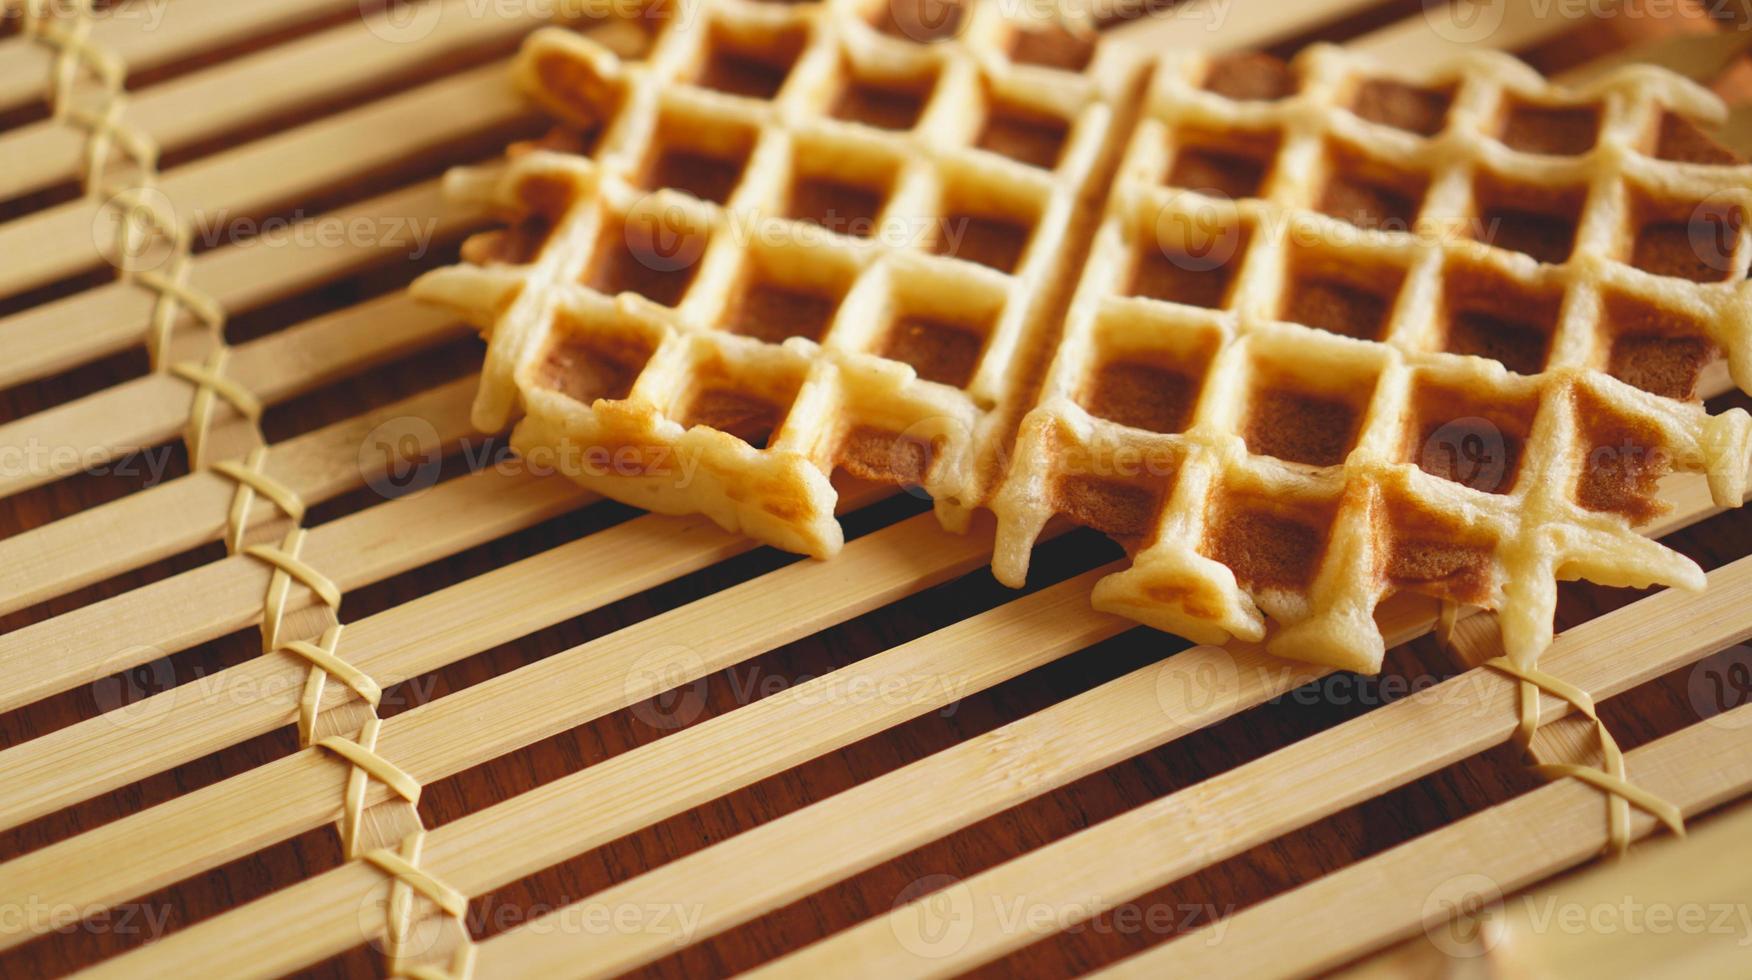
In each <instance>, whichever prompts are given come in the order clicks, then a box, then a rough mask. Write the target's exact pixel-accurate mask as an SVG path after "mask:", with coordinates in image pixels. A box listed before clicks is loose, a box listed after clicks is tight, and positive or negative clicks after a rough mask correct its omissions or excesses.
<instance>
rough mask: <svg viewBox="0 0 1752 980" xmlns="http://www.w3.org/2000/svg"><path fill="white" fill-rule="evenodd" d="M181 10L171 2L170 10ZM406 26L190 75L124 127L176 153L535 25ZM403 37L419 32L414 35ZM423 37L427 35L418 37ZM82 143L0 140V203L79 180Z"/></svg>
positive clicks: (503, 19) (48, 128)
mask: <svg viewBox="0 0 1752 980" xmlns="http://www.w3.org/2000/svg"><path fill="white" fill-rule="evenodd" d="M179 2H180V0H179ZM426 7H428V8H430V9H429V12H426V13H422V14H420V15H418V17H417V18H415V19H413V20H411V21H410V22H409V24H410V29H409V30H408V31H407V32H406V35H407V36H406V39H405V40H394V39H395V38H398V37H399V36H401V34H400V32H398V29H397V27H396V26H395V25H396V24H398V23H401V22H402V19H403V18H404V17H406V16H408V15H396V18H395V19H394V20H391V19H390V17H389V15H388V14H386V13H383V12H379V13H375V14H371V15H369V16H362V17H358V18H353V19H350V20H348V21H346V22H344V23H342V24H341V25H340V26H338V27H333V28H330V29H328V30H326V31H323V32H321V33H318V34H314V35H311V36H310V37H307V38H301V39H299V40H296V41H292V42H290V43H287V44H283V45H279V46H276V47H271V48H267V49H265V50H263V51H260V52H256V53H253V54H249V55H245V56H243V57H240V58H237V59H236V60H233V61H227V62H223V63H221V64H219V65H216V66H214V67H212V68H208V69H204V70H201V71H198V72H192V73H190V74H188V75H185V76H183V77H181V78H177V79H173V80H172V81H169V82H166V83H164V84H162V85H158V86H154V87H151V88H148V89H146V90H145V91H143V92H141V93H139V94H138V95H137V96H135V97H134V98H133V99H132V100H131V101H130V102H129V103H128V111H127V116H126V117H125V118H126V120H127V122H128V123H129V124H130V125H131V126H133V127H135V128H136V129H138V130H139V131H140V132H142V133H144V134H145V135H147V136H149V137H151V138H152V140H153V141H154V142H155V143H157V144H158V146H159V147H160V148H161V149H164V150H171V151H174V150H177V149H180V148H182V147H185V146H189V145H191V144H194V143H196V142H198V141H201V140H205V139H211V138H213V137H216V136H220V135H222V134H224V133H225V132H226V131H227V130H231V129H236V128H238V127H241V126H244V125H247V124H249V123H250V122H252V121H254V120H259V119H263V118H267V117H270V116H273V115H276V114H279V113H284V112H287V111H290V110H293V109H297V108H299V107H301V106H305V105H310V104H313V103H320V102H323V101H327V100H331V99H336V98H341V97H344V96H346V95H347V94H348V93H351V92H355V91H358V90H361V89H366V88H369V87H372V86H374V85H378V84H382V83H384V82H387V81H390V80H392V79H396V78H400V77H404V76H407V75H409V74H411V73H413V72H414V71H416V70H418V69H419V68H420V67H422V66H424V65H428V64H433V63H438V62H442V60H443V59H445V58H448V57H453V56H456V55H459V54H464V53H467V52H470V51H481V50H491V49H503V48H505V47H507V46H508V45H509V44H510V43H512V42H513V41H515V40H516V39H517V38H518V37H519V36H520V35H522V34H524V33H527V32H529V31H530V30H533V29H534V28H535V27H537V26H538V25H540V24H541V23H543V21H544V18H542V17H540V16H538V15H537V10H539V9H541V7H542V5H539V4H509V5H507V4H497V3H489V4H484V5H483V4H481V3H480V2H479V0H443V2H441V3H440V2H433V3H428V4H426ZM412 28H418V30H413V29H412ZM427 31H429V33H426V32H427ZM84 146H85V138H84V134H83V133H82V132H80V131H79V130H76V129H72V128H69V127H67V126H64V125H61V124H60V123H57V122H55V121H54V120H52V119H50V120H43V121H41V122H38V123H34V124H31V125H29V126H25V127H21V128H19V129H16V130H12V131H10V132H8V133H6V134H4V135H3V136H0V195H6V196H12V195H18V194H24V193H28V192H30V191H35V190H40V189H41V188H43V187H46V186H48V185H51V184H54V183H57V182H60V181H66V180H73V179H75V178H77V177H78V176H79V172H80V166H81V165H82V162H83V152H84Z"/></svg>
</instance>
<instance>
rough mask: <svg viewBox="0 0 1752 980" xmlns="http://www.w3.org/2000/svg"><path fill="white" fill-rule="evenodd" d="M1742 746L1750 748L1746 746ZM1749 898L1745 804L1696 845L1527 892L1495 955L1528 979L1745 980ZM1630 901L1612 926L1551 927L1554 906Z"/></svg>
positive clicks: (1659, 846) (1665, 845) (1693, 839)
mask: <svg viewBox="0 0 1752 980" xmlns="http://www.w3.org/2000/svg"><path fill="white" fill-rule="evenodd" d="M1742 723H1744V722H1742ZM1732 748H1734V749H1736V750H1738V751H1739V752H1740V753H1742V756H1743V755H1744V753H1745V752H1746V746H1745V743H1744V741H1742V742H1741V743H1740V744H1738V745H1736V746H1733V747H1732ZM1697 762H1698V760H1695V759H1694V760H1692V763H1693V765H1696V763H1697ZM1749 895H1752V807H1748V806H1746V805H1744V804H1742V805H1740V806H1738V807H1736V809H1735V811H1734V812H1732V813H1728V814H1723V815H1721V816H1711V817H1710V818H1709V819H1708V820H1706V821H1705V822H1703V823H1702V825H1701V826H1700V827H1698V829H1697V831H1696V833H1694V834H1692V835H1691V836H1690V837H1689V838H1688V839H1686V840H1675V839H1673V838H1667V839H1663V840H1660V841H1657V842H1655V843H1653V844H1651V845H1650V846H1649V847H1647V848H1644V849H1643V850H1642V851H1641V852H1639V853H1638V855H1637V856H1636V859H1635V860H1632V861H1624V862H1618V863H1612V864H1606V865H1603V866H1601V867H1597V868H1594V869H1592V870H1590V871H1589V872H1588V873H1586V874H1583V875H1578V876H1577V877H1575V878H1573V879H1571V880H1569V881H1565V882H1561V883H1559V884H1557V885H1555V886H1553V887H1552V888H1550V889H1541V890H1539V891H1538V892H1536V893H1533V894H1527V895H1520V896H1517V897H1516V899H1515V900H1514V901H1512V902H1510V903H1508V905H1507V908H1506V909H1505V910H1504V911H1505V915H1504V917H1503V919H1502V920H1501V928H1502V931H1501V932H1500V933H1499V934H1498V936H1499V937H1500V939H1499V941H1498V943H1497V945H1496V947H1495V949H1496V950H1501V951H1504V952H1505V953H1506V955H1503V956H1500V957H1499V960H1503V961H1507V962H1508V963H1509V964H1512V965H1513V967H1514V968H1515V969H1517V970H1523V971H1525V973H1523V974H1522V975H1523V976H1548V977H1554V976H1564V975H1568V976H1583V977H1607V976H1622V977H1650V976H1659V975H1663V974H1664V975H1667V976H1685V977H1739V976H1744V975H1745V974H1746V971H1747V965H1748V963H1752V921H1748V906H1747V901H1746V899H1747V896H1749ZM1627 898H1628V899H1630V900H1631V902H1632V903H1633V904H1632V905H1631V907H1630V908H1629V909H1627V910H1626V914H1625V915H1624V916H1623V917H1622V918H1617V919H1616V921H1614V920H1608V922H1609V923H1611V925H1609V926H1608V927H1607V928H1605V929H1593V928H1589V929H1575V928H1573V927H1572V926H1571V921H1564V922H1562V923H1561V924H1560V926H1559V928H1556V929H1553V928H1551V923H1550V919H1549V918H1548V916H1549V914H1550V912H1551V911H1552V910H1553V909H1559V910H1562V911H1563V912H1564V914H1565V915H1568V914H1569V912H1570V910H1572V909H1583V910H1586V911H1587V912H1589V913H1590V916H1595V915H1599V914H1600V913H1602V912H1606V911H1607V910H1608V909H1611V910H1614V911H1613V912H1611V913H1609V914H1613V915H1616V914H1617V912H1616V910H1620V909H1625V902H1626V899H1627ZM1699 916H1701V919H1700V918H1699ZM1591 924H1592V923H1590V925H1591ZM1431 948H1432V949H1433V948H1434V947H1433V946H1432V947H1431Z"/></svg>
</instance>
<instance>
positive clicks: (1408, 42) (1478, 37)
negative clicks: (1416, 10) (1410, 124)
mask: <svg viewBox="0 0 1752 980" xmlns="http://www.w3.org/2000/svg"><path fill="white" fill-rule="evenodd" d="M1597 9H1598V8H1596V7H1595V6H1594V5H1593V4H1585V3H1522V2H1515V0H1454V3H1452V4H1445V5H1430V4H1426V5H1425V6H1424V12H1423V13H1422V14H1421V15H1419V16H1416V17H1408V18H1406V19H1405V20H1402V21H1400V22H1398V23H1396V24H1391V25H1389V26H1387V27H1383V28H1381V29H1380V30H1378V31H1373V32H1370V33H1368V34H1365V35H1363V36H1362V37H1360V38H1357V39H1356V40H1354V41H1351V42H1349V43H1348V45H1347V46H1348V47H1351V48H1353V49H1355V50H1357V51H1359V52H1363V53H1365V54H1369V55H1371V56H1373V57H1376V58H1379V59H1381V60H1382V61H1384V62H1386V63H1389V64H1397V65H1405V66H1423V67H1428V66H1429V65H1431V64H1433V63H1439V62H1440V61H1442V60H1445V59H1447V58H1451V57H1454V56H1456V55H1461V54H1466V53H1467V52H1470V51H1476V50H1478V49H1480V48H1495V49H1497V50H1499V51H1520V50H1523V49H1525V48H1528V47H1531V46H1532V45H1535V44H1538V43H1539V42H1540V41H1543V40H1546V39H1548V38H1551V37H1555V36H1557V35H1558V34H1561V33H1563V32H1564V31H1567V30H1570V29H1572V28H1574V27H1578V26H1580V25H1582V24H1585V23H1587V22H1589V21H1590V20H1591V19H1593V17H1594V14H1595V12H1596V10H1597Z"/></svg>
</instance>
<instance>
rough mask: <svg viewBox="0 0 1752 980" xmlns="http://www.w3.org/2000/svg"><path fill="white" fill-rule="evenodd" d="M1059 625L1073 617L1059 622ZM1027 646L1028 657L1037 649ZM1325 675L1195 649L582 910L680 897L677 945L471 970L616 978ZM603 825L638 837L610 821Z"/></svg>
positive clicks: (1246, 655) (516, 935)
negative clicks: (865, 817) (876, 821)
mask: <svg viewBox="0 0 1752 980" xmlns="http://www.w3.org/2000/svg"><path fill="white" fill-rule="evenodd" d="M1061 615H1064V616H1066V617H1075V616H1076V615H1077V614H1076V613H1075V612H1072V611H1068V610H1067V611H1065V612H1062V613H1061ZM1083 615H1087V614H1086V613H1085V614H1083ZM1035 630H1036V632H1035V633H1034V634H1030V637H1038V636H1042V635H1044V636H1046V637H1048V638H1050V639H1054V640H1056V638H1057V637H1056V633H1057V632H1058V624H1056V623H1055V624H1051V628H1048V627H1045V626H1037V627H1035ZM1025 639H1027V642H1026V644H1022V647H1023V648H1024V649H1026V648H1027V647H1030V646H1032V644H1033V643H1035V642H1038V640H1037V639H1033V638H1025ZM939 669H941V668H939ZM1326 672H1327V671H1326V670H1325V669H1324V668H1320V667H1315V666H1312V665H1309V664H1294V663H1289V662H1286V661H1280V660H1276V659H1275V658H1272V657H1270V656H1268V655H1266V654H1265V653H1264V652H1263V651H1261V650H1259V649H1257V648H1248V649H1241V650H1234V651H1230V650H1224V649H1221V648H1218V647H1195V648H1193V649H1191V650H1187V651H1184V652H1181V653H1178V654H1175V655H1174V656H1173V657H1171V658H1169V660H1168V661H1167V662H1165V663H1163V664H1157V665H1153V666H1150V667H1146V668H1143V669H1141V670H1137V671H1133V672H1132V673H1130V674H1127V675H1126V676H1124V677H1122V678H1120V679H1118V680H1115V681H1112V682H1110V683H1108V684H1106V685H1103V686H1102V687H1100V688H1097V689H1096V690H1093V691H1090V692H1088V693H1086V694H1083V695H1080V696H1078V697H1074V698H1071V699H1069V700H1066V701H1062V702H1059V703H1058V704H1055V705H1053V706H1051V707H1049V708H1046V709H1044V710H1042V711H1040V712H1039V713H1037V714H1034V715H1030V716H1028V717H1026V718H1023V719H1021V720H1020V721H1018V722H1016V723H1015V724H1013V725H1010V726H1007V727H1005V728H1002V729H999V730H998V731H995V732H991V733H989V734H987V735H984V736H980V737H978V738H973V739H969V740H968V741H966V742H962V743H960V744H958V745H955V746H954V747H952V748H949V749H945V750H944V751H942V752H940V753H938V754H937V755H934V756H931V757H929V758H927V759H923V760H921V761H919V762H915V763H913V764H912V765H911V766H908V767H906V768H904V769H901V770H897V771H896V772H893V773H891V774H889V775H886V776H883V777H882V778H879V779H874V780H871V781H869V782H866V783H861V784H859V785H857V786H855V787H853V788H851V789H849V790H846V791H845V792H844V793H841V794H840V795H838V796H835V797H832V798H831V799H829V800H828V801H826V802H824V803H822V804H820V805H818V806H816V807H811V808H809V809H805V810H801V811H797V812H794V813H791V814H788V815H786V816H784V817H780V818H779V819H777V820H774V821H772V822H770V823H766V824H762V825H761V826H760V827H757V828H755V829H753V830H751V831H749V832H747V833H745V834H742V835H739V836H737V837H733V838H731V839H730V840H728V841H726V842H724V843H723V844H720V845H718V846H715V847H712V848H708V849H707V850H705V851H700V852H697V853H695V854H692V855H689V856H687V857H684V858H681V859H679V860H676V861H672V862H670V863H669V864H666V865H663V866H662V867H659V868H657V869H655V870H653V871H650V872H647V873H646V874H643V875H640V876H639V877H637V878H633V879H632V880H630V881H626V882H623V883H621V884H619V885H616V886H614V887H612V888H609V889H607V890H606V891H602V892H598V893H597V894H595V895H592V896H590V897H589V898H588V899H586V900H585V902H586V903H587V904H588V906H589V907H591V908H611V909H612V908H649V907H656V906H657V905H661V904H663V903H665V902H670V901H673V896H676V895H686V896H688V903H689V905H690V906H691V907H693V908H694V909H695V910H697V911H698V912H699V913H700V914H699V915H698V916H697V917H690V918H689V919H688V921H687V923H686V931H685V934H684V932H683V922H682V920H681V919H680V918H679V917H677V918H674V919H670V920H666V921H657V920H653V921H652V923H651V927H649V928H645V929H640V930H634V931H627V932H619V933H617V934H615V935H613V936H602V937H595V939H594V940H592V939H589V938H586V937H582V936H577V935H572V936H559V935H556V934H555V932H554V930H551V929H548V928H546V927H545V926H542V925H536V924H530V925H528V926H526V927H523V928H519V929H514V930H511V931H508V932H505V933H503V934H501V935H499V936H497V937H494V938H493V939H491V940H489V941H488V942H486V943H484V944H483V945H482V946H481V967H482V968H483V970H485V971H486V975H488V976H559V975H569V976H590V977H607V976H616V975H619V974H621V973H623V972H626V971H629V970H633V969H635V968H637V967H639V966H642V965H644V964H646V963H649V962H651V961H652V960H655V959H657V958H659V957H662V956H664V955H667V954H668V953H669V952H671V951H673V950H674V949H675V948H676V947H677V945H679V944H682V943H689V942H698V941H701V940H703V939H706V938H708V937H710V936H713V935H716V934H717V933H719V932H722V931H724V930H726V929H729V928H731V927H734V926H736V925H739V924H741V923H743V922H745V921H748V920H749V919H752V918H755V917H756V916H758V915H761V914H763V913H765V912H767V911H770V910H772V909H776V908H781V907H783V906H785V905H787V904H789V903H791V902H793V901H796V900H797V899H800V898H802V897H804V896H806V895H808V894H810V893H811V892H814V891H817V890H819V889H821V888H823V887H826V886H827V885H830V884H832V883H834V882H836V881H839V880H842V879H844V878H846V877H848V876H850V875H853V874H856V873H858V872H859V871H862V870H864V869H866V868H870V867H874V866H875V865H877V864H879V863H881V862H883V861H885V860H889V859H891V858H894V857H898V856H899V855H901V854H904V853H906V852H907V851H908V850H911V849H912V848H914V847H917V846H919V845H920V844H922V843H925V842H928V841H932V840H937V839H939V838H941V837H943V836H944V835H946V834H950V833H953V832H955V831H957V830H959V829H961V828H963V827H967V826H969V825H971V824H973V823H974V822H976V821H978V820H981V819H984V818H985V817H989V816H991V815H993V814H996V813H999V812H1002V811H1003V810H1005V809H1008V808H1009V807H1012V806H1015V805H1017V804H1020V803H1023V802H1026V801H1027V800H1029V799H1031V798H1033V797H1035V796H1038V795H1041V794H1043V793H1046V792H1050V791H1052V790H1054V789H1058V788H1059V787H1062V786H1064V785H1067V784H1068V783H1070V782H1072V781H1074V780H1077V779H1081V778H1083V777H1084V776H1088V775H1091V774H1093V773H1096V772H1099V771H1101V770H1102V769H1105V768H1107V767H1108V766H1111V765H1114V764H1116V763H1118V762H1120V761H1122V760H1124V759H1127V758H1130V757H1131V756H1134V755H1137V754H1138V753H1141V752H1147V751H1149V750H1151V749H1153V748H1156V747H1158V746H1161V745H1164V744H1166V743H1168V742H1171V741H1173V740H1174V739H1176V738H1179V737H1181V736H1182V735H1186V734H1189V733H1191V732H1194V731H1197V730H1199V729H1201V728H1204V727H1207V726H1209V725H1213V724H1216V723H1218V722H1220V721H1222V720H1224V719H1226V718H1229V717H1231V716H1233V715H1234V714H1235V713H1237V712H1239V711H1243V710H1246V709H1248V708H1251V707H1253V706H1255V705H1258V704H1261V703H1263V702H1265V701H1267V700H1270V699H1271V698H1274V697H1278V696H1281V695H1283V694H1285V693H1287V692H1289V691H1291V690H1294V689H1295V688H1296V687H1299V686H1300V685H1302V684H1305V683H1307V682H1309V681H1311V680H1314V679H1316V678H1318V677H1320V676H1322V675H1324V674H1325V673H1326ZM1213 677H1217V678H1226V677H1233V678H1235V683H1234V685H1233V686H1229V685H1226V684H1224V685H1222V686H1221V687H1220V688H1213V687H1212V685H1210V683H1209V679H1210V678H1213ZM762 703H763V704H764V703H765V702H762ZM751 710H752V709H751ZM744 713H745V712H736V713H735V714H732V715H730V716H729V717H732V718H734V717H736V716H737V715H740V714H744ZM701 727H704V726H701ZM675 740H677V739H671V740H665V742H660V743H658V744H659V745H665V744H667V742H668V741H675ZM738 749H739V745H738V744H736V743H734V742H729V741H728V740H726V741H724V742H709V743H707V744H706V745H704V746H695V755H694V756H693V758H696V759H697V758H699V757H700V752H701V751H702V750H703V751H705V752H707V753H709V755H708V757H710V758H714V759H716V758H727V757H729V758H733V757H734V756H735V753H736V752H737V751H738ZM678 758H680V757H678ZM597 768H599V769H606V768H608V766H607V764H605V765H604V766H601V767H597ZM586 772H587V773H590V774H591V775H593V776H595V777H597V782H598V783H599V784H601V785H603V786H605V787H606V786H612V785H615V784H614V782H612V781H611V780H610V779H609V778H608V777H610V776H611V775H616V774H611V773H606V772H605V773H597V772H596V770H594V769H592V770H586ZM618 778H620V779H623V780H624V779H626V778H627V777H625V776H619V777H618ZM669 778H673V775H672V773H671V774H670V776H669ZM580 782H582V780H580ZM580 796H582V794H580ZM852 813H880V814H882V820H881V823H880V826H872V825H871V823H868V822H862V821H856V820H854V821H851V822H849V823H848V822H846V821H845V816H846V815H847V814H852ZM660 817H661V814H651V815H648V816H647V819H646V820H645V822H644V823H642V824H639V825H638V826H649V825H650V823H653V822H655V819H658V818H660ZM479 823H480V826H479V827H478V828H475V829H476V832H477V833H479V834H483V835H484V834H485V833H488V832H490V831H491V828H492V827H493V826H495V825H496V821H495V822H493V823H489V822H488V821H487V820H485V819H482V820H481V821H479ZM613 827H614V829H616V830H622V831H630V830H633V829H636V827H634V826H625V825H623V824H619V823H617V824H614V825H613ZM580 834H581V836H580V838H574V839H570V840H569V845H570V847H571V848H572V849H573V850H574V851H578V850H583V849H584V848H586V847H589V846H591V845H593V844H596V843H602V842H606V841H607V840H609V839H612V838H611V837H609V836H608V835H607V834H604V833H602V831H601V830H600V829H599V828H597V827H595V826H590V827H588V828H581V831H580ZM780 855H782V859H781V860H782V861H783V862H784V864H785V866H786V871H785V872H784V873H775V869H774V867H773V864H774V859H775V858H777V857H779V856H780ZM652 903H655V904H652ZM560 914H565V911H564V910H562V911H561V913H560Z"/></svg>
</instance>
